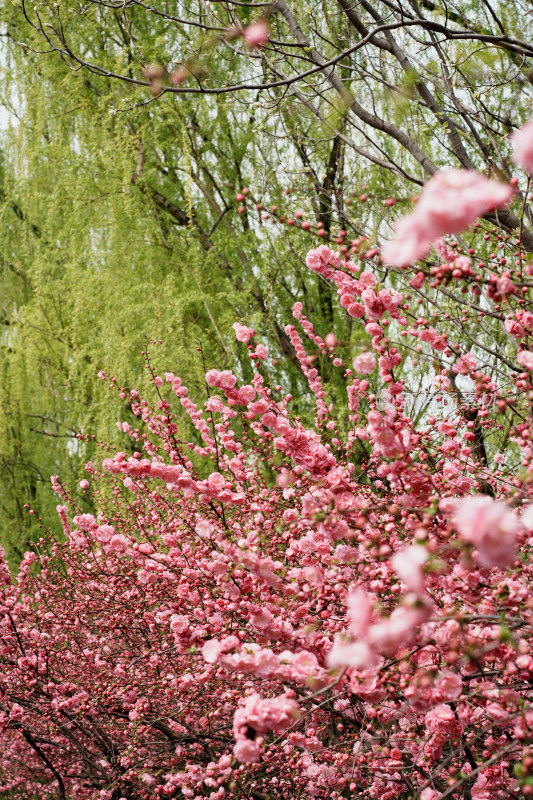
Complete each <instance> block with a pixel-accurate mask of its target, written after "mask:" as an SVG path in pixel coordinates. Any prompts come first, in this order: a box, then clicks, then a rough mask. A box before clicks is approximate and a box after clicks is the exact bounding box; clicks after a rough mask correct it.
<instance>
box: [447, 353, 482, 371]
mask: <svg viewBox="0 0 533 800" xmlns="http://www.w3.org/2000/svg"><path fill="white" fill-rule="evenodd" d="M476 368H477V361H476V357H475V356H474V354H473V353H465V355H464V356H459V358H458V359H457V361H456V362H455V364H454V365H453V367H452V369H453V371H454V372H457V373H459V375H468V374H469V373H470V372H473V371H474V370H475V369H476Z"/></svg>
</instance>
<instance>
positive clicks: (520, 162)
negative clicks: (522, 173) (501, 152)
mask: <svg viewBox="0 0 533 800" xmlns="http://www.w3.org/2000/svg"><path fill="white" fill-rule="evenodd" d="M511 142H512V145H513V153H512V155H511V158H512V160H513V162H514V163H515V164H516V165H517V166H519V167H522V168H523V169H525V170H526V172H529V173H533V120H530V121H529V122H526V123H525V125H522V127H521V128H519V129H518V130H517V131H516V132H515V133H513V135H512V136H511Z"/></svg>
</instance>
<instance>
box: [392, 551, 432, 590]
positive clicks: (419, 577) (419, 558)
mask: <svg viewBox="0 0 533 800" xmlns="http://www.w3.org/2000/svg"><path fill="white" fill-rule="evenodd" d="M428 557H429V553H428V551H427V550H426V548H425V547H422V546H421V545H418V544H415V545H413V546H412V547H408V548H407V549H405V550H401V551H400V552H399V553H395V554H394V556H393V557H392V566H393V567H394V571H395V572H396V574H397V575H398V577H399V578H401V580H402V581H403V582H404V583H405V585H406V586H407V588H408V589H410V590H411V591H412V592H416V593H419V592H421V591H422V590H423V588H424V573H423V572H422V565H423V564H425V562H426V561H427V560H428Z"/></svg>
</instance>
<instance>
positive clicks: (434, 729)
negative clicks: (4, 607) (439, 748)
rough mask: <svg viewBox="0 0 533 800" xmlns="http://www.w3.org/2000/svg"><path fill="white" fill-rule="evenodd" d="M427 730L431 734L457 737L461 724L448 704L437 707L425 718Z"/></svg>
mask: <svg viewBox="0 0 533 800" xmlns="http://www.w3.org/2000/svg"><path fill="white" fill-rule="evenodd" d="M425 722H426V728H427V729H428V731H429V732H430V733H446V734H449V735H454V734H455V735H456V733H457V732H458V729H459V730H460V724H459V722H458V720H457V718H456V716H455V714H454V712H453V710H452V708H451V707H450V706H449V705H447V704H446V703H442V704H441V705H438V706H435V708H432V709H431V711H428V713H427V714H426V716H425Z"/></svg>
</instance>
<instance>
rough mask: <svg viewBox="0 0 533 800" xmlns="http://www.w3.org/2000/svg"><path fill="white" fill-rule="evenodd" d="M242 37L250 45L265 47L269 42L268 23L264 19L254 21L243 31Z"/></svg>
mask: <svg viewBox="0 0 533 800" xmlns="http://www.w3.org/2000/svg"><path fill="white" fill-rule="evenodd" d="M242 38H243V39H244V41H245V42H246V44H247V45H248V47H263V45H265V44H266V43H267V42H268V25H267V23H266V22H265V21H264V20H259V21H258V22H252V24H251V25H247V26H246V28H245V29H244V31H243V32H242Z"/></svg>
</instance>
